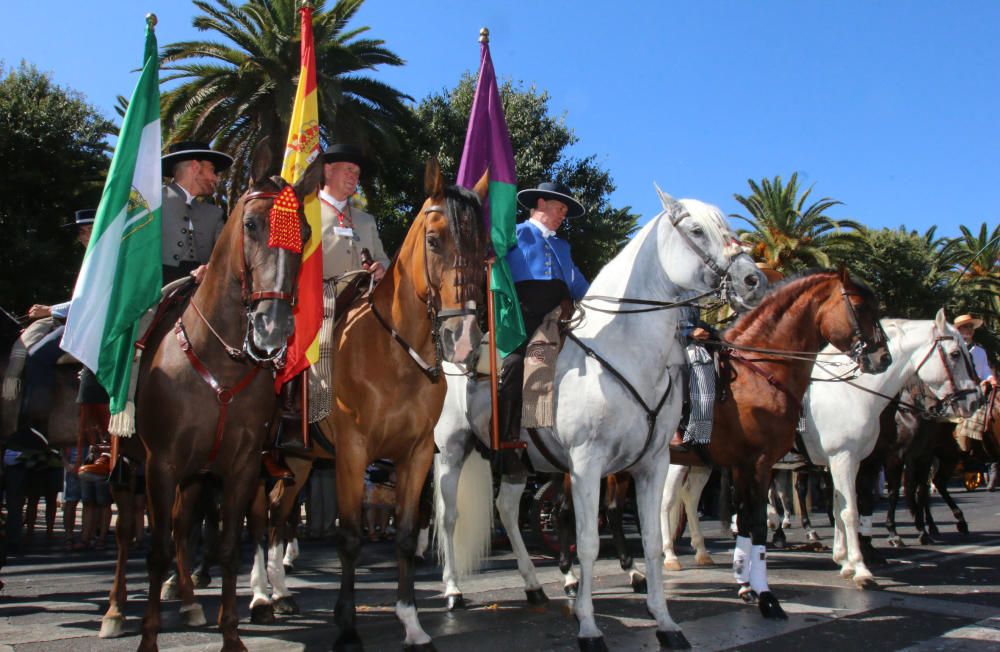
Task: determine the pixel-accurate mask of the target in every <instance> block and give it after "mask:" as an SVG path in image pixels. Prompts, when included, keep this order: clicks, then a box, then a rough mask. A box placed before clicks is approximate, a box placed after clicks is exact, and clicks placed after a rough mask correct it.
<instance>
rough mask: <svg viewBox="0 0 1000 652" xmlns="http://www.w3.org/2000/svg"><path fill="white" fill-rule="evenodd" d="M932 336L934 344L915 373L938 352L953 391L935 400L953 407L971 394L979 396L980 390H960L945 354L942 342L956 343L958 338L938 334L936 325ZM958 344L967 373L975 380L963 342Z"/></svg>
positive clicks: (974, 373)
mask: <svg viewBox="0 0 1000 652" xmlns="http://www.w3.org/2000/svg"><path fill="white" fill-rule="evenodd" d="M932 334H933V335H934V340H933V343H932V345H931V347H930V348H928V349H927V353H926V354H925V355H924V357H923V359H922V360H921V361H920V364H918V365H917V368H916V370H915V372H914V373H917V374H919V373H920V369H921V368H922V367H923V366H924V365H925V364H926V363H927V361H928V360H929V359H930V357H931V355H933V354H934V353H935V352H937V354H938V357H939V358H940V359H941V366H942V367H943V368H944V371H945V374H946V375H947V377H948V387H949V388H950V389H951V391H950V392H949V393H948V394H946V395H945V397H944V398H942V399H938V398H937V397H935V399H936V400H938V401H939V403H940V404H941V405H942V406H952V405H953V404H955V403H957V402H959V401H960V400H962V399H963V398H965V397H966V396H968V395H969V394H977V395H978V394H979V389H978V388H975V387H974V388H972V389H959V388H958V383H957V382H955V374H954V372H952V370H951V365H949V364H948V355H947V353H945V350H944V347H943V346H941V342H943V341H945V340H951V341H956V340H957V338H956V337H955V336H954V335H942V334H941V333H939V332H938V328H937V325H936V324H935V325H934V330H933V331H932ZM956 343H957V344H958V347H959V354H960V355H959V357H961V358H962V363H963V364H964V365H965V371H966V373H967V374H968V375H969V378H975V377H976V372H975V370H974V368H973V366H972V363H971V362H970V361H969V359H968V356H967V355H966V354H965V352H964V348H965V347H964V346H962V343H961V342H956Z"/></svg>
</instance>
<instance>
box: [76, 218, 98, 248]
mask: <svg viewBox="0 0 1000 652" xmlns="http://www.w3.org/2000/svg"><path fill="white" fill-rule="evenodd" d="M93 230H94V225H93V224H81V225H80V226H78V227H76V241H77V242H79V243H80V244H82V245H83V248H84V249H86V248H87V244H88V243H89V242H90V234H91V232H92V231H93Z"/></svg>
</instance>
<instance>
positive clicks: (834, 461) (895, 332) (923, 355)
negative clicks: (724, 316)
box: [663, 310, 978, 586]
mask: <svg viewBox="0 0 1000 652" xmlns="http://www.w3.org/2000/svg"><path fill="white" fill-rule="evenodd" d="M882 325H883V328H884V329H885V331H886V333H887V334H888V335H889V350H890V352H891V355H892V364H890V366H889V368H888V370H887V371H885V372H884V373H882V374H878V375H874V374H863V375H861V376H860V377H858V378H857V379H856V380H851V381H850V382H851V383H852V384H848V383H846V382H814V383H812V385H811V386H810V388H809V391H808V392H807V393H806V396H805V400H804V401H803V406H804V409H805V415H806V422H807V431H806V432H805V433H803V439H804V441H805V444H806V449H807V451H808V453H809V457H810V459H811V460H812V462H813V463H814V464H818V465H828V466H829V467H830V470H831V472H832V474H833V481H834V486H835V490H834V496H835V498H834V500H835V501H836V509H835V510H834V516H835V518H836V527H837V530H836V535H835V539H834V551H833V554H834V560H835V561H837V562H838V563H840V564H841V565H842V571H841V573H842V574H843V575H844V576H845V577H850V576H852V575H853V576H854V581H855V583H856V584H857V585H858V586H865V585H868V584H870V583H872V582H873V579H872V574H871V571H869V570H868V568H867V566H866V565H865V564H864V560H863V558H862V556H861V551H860V543H859V540H858V512H857V496H856V494H855V490H854V479H855V476H856V475H857V472H858V466H859V464H860V463H861V461H862V460H863V459H864V458H865V457H867V456H868V454H869V453H871V451H872V449H873V448H874V446H875V441H876V439H877V437H878V427H879V415H880V414H881V412H882V409H883V408H885V406H886V405H888V404H889V401H890V400H891V399H892V398H893V397H895V396H896V395H897V394H898V393H899V391H900V390H901V389H902V388H903V386H904V385H906V384H907V383H909V382H911V381H913V380H915V379H917V378H919V379H920V380H921V381H923V383H924V384H925V385H926V386H927V387H928V389H929V390H930V391H931V392H932V393H933V394H934V395H935V396H936V397H937V398H938V399H939V400H941V401H942V402H944V403H945V404H946V405H948V406H949V409H950V410H951V411H952V412H953V413H954V414H956V415H959V416H963V415H967V414H971V411H972V409H973V408H974V406H975V403H976V401H977V400H978V395H977V391H976V383H975V380H974V379H973V377H972V375H971V369H972V367H971V364H972V363H971V359H970V358H969V354H968V351H967V350H966V348H965V345H964V344H963V343H962V341H961V339H960V338H959V335H958V333H957V331H956V330H955V329H954V327H952V326H951V325H950V324H948V322H947V320H946V319H945V316H944V311H943V310H942V311H940V312H938V315H937V319H935V320H934V321H930V320H917V321H913V320H905V319H885V320H882ZM824 353H829V354H833V353H836V350H835V349H833V348H832V347H829V348H827V349H826V351H824ZM850 364H851V363H850V359H849V358H848V357H847V356H846V355H843V356H842V357H840V356H834V357H830V356H828V355H824V356H823V357H822V358H821V361H820V362H817V363H816V366H815V367H814V369H815V370H816V371H814V374H815V375H814V378H815V379H822V380H825V379H833V378H836V377H839V376H842V375H843V374H844V370H845V369H847V368H849V367H850ZM846 406H849V408H850V409H845V407H846ZM673 468H674V467H671V473H672V474H673V473H674V472H673ZM679 473H680V472H678V476H679ZM672 486H673V485H671V484H670V483H668V485H667V490H666V491H665V492H664V496H663V510H664V514H665V515H668V514H671V513H672V511H671V510H673V509H674V508H675V505H676V502H677V499H678V498H679V497H681V496H682V495H683V494H682V493H680V492H679V491H678V489H676V488H673V489H671V487H672ZM678 486H679V485H678ZM702 486H704V484H702ZM691 493H693V494H694V496H693V498H690V497H689V498H685V506H687V505H689V504H693V505H695V506H696V505H697V503H698V496H699V495H700V491H698V493H694V492H693V491H691ZM687 514H688V521H689V524H692V521H696V520H697V511H696V510H695V509H690V508H689V509H688V510H687ZM674 522H676V521H674ZM870 527H871V524H870V521H869V522H867V523H865V524H862V529H863V530H865V531H866V530H868V529H870ZM665 532H666V530H665ZM665 541H666V539H665ZM692 544H693V545H694V544H695V542H694V540H693V538H692ZM845 547H846V551H845ZM696 550H697V553H698V555H699V556H707V555H708V551H707V550H706V549H705V547H704V540H703V539H702V540H701V542H700V545H696ZM664 552H665V553H666V554H667V560H668V561H670V560H671V559H674V560H676V555H674V554H673V547H672V544H671V545H670V546H669V547H668V546H667V544H666V543H665V544H664ZM678 566H679V564H678ZM671 568H673V566H671Z"/></svg>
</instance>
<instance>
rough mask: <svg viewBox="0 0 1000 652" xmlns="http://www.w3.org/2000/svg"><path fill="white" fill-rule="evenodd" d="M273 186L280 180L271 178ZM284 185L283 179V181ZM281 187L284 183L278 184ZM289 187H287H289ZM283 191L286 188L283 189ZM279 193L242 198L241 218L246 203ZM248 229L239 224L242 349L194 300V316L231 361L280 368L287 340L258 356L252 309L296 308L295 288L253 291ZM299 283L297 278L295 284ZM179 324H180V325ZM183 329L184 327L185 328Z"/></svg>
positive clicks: (259, 192) (251, 194)
mask: <svg viewBox="0 0 1000 652" xmlns="http://www.w3.org/2000/svg"><path fill="white" fill-rule="evenodd" d="M272 181H273V182H274V183H276V184H277V181H275V180H274V179H272ZM281 181H282V183H284V180H281ZM277 185H281V184H277ZM286 185H287V184H286ZM282 188H284V186H282ZM279 194H280V190H276V191H270V190H259V191H256V192H248V193H247V194H245V195H243V196H242V197H241V198H240V200H239V204H238V205H239V206H241V207H242V208H243V210H242V211H240V215H241V216H242V215H245V214H246V207H247V204H248V203H249V202H251V201H253V200H255V199H272V200H273V199H274V198H276V197H277V196H278V195H279ZM245 231H246V229H245V227H244V226H243V225H242V224H241V225H240V271H239V279H240V300H241V301H242V303H243V309H244V319H245V321H246V328H245V329H244V333H243V345H242V347H240V348H237V347H234V346H231V345H230V344H229V343H228V342H226V341H225V340H224V339H223V338H222V336H221V335H219V333H218V332H217V331H216V330H215V328H214V327H213V326H212V324H211V323H210V322H209V321H208V318H207V317H205V315H204V314H203V313H202V311H201V309H200V308H199V307H198V304H197V303H195V301H194V298H193V297H192V298H191V306H192V307H193V308H194V311H195V313H196V314H197V315H198V317H199V318H200V319H201V320H202V321H203V322H204V323H205V325H206V326H207V327H208V330H209V331H210V332H211V333H212V335H214V336H215V338H216V339H217V340H218V341H219V343H220V344H221V345H222V347H223V348H224V349H225V351H226V353H227V354H228V355H229V357H230V358H232V359H233V360H236V361H238V362H240V361H243V360H246V359H248V358H249V360H250V361H251V362H253V363H254V364H255V365H258V366H271V367H272V368H273V369H275V370H277V369H281V368H282V367H283V366H284V364H285V354H286V353H287V352H288V342H287V341H286V342H285V343H284V344H283V345H282V346H281V348H279V349H278V350H277V351H275V352H274V353H273V354H272V355H269V356H260V355H257V353H256V351H255V349H254V347H253V345H252V338H253V314H252V313H253V308H254V306H255V305H257V303H258V302H260V301H264V300H268V299H271V300H275V301H286V302H288V304H289V306H291V307H293V308H294V307H295V302H296V291H295V287H293V288H292V291H291V292H278V291H274V290H254V288H253V267H252V266H251V265H250V264H249V263H248V262H247V252H246V233H245ZM297 283H298V280H297V279H296V284H297ZM178 323H179V322H178ZM182 328H183V326H182Z"/></svg>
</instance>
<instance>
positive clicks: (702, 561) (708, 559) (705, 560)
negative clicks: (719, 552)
mask: <svg viewBox="0 0 1000 652" xmlns="http://www.w3.org/2000/svg"><path fill="white" fill-rule="evenodd" d="M694 563H696V564H698V565H699V566H715V560H714V559H712V555H710V554H708V553H707V552H706V553H705V554H703V555H702V554H698V555H695V557H694Z"/></svg>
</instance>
